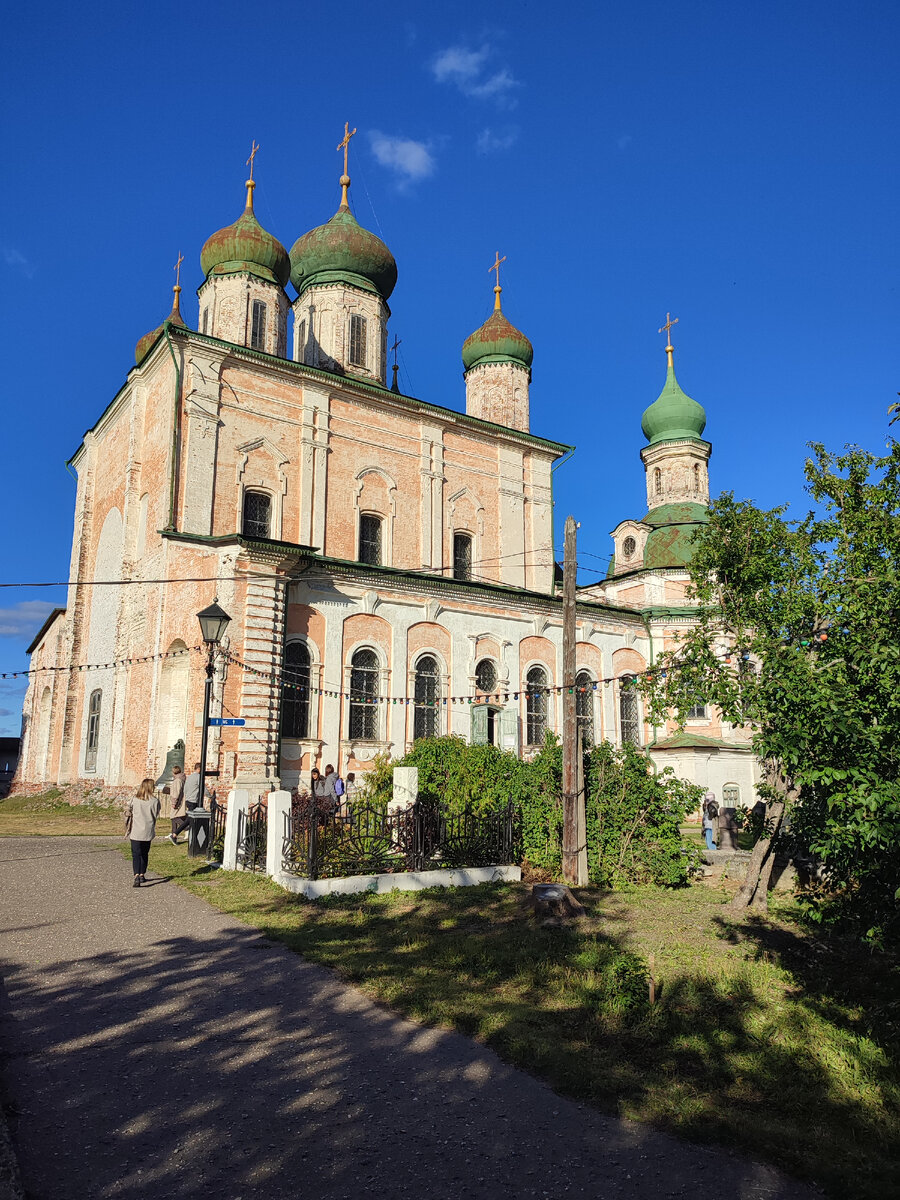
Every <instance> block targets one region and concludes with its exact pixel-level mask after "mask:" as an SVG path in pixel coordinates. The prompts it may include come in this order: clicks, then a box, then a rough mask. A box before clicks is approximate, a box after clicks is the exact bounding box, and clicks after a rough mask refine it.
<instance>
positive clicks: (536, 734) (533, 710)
mask: <svg viewBox="0 0 900 1200" xmlns="http://www.w3.org/2000/svg"><path fill="white" fill-rule="evenodd" d="M525 682H526V684H527V685H528V691H527V693H526V697H525V725H526V736H527V742H528V745H529V746H542V745H543V744H544V735H545V734H546V732H547V693H546V687H547V672H546V671H545V670H544V668H543V667H531V668H530V669H529V671H528V674H527V675H526V676H525Z"/></svg>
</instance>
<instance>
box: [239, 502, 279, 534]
mask: <svg viewBox="0 0 900 1200" xmlns="http://www.w3.org/2000/svg"><path fill="white" fill-rule="evenodd" d="M271 515H272V498H271V496H269V495H268V494H267V493H266V492H244V518H243V521H242V523H241V533H243V535H244V537H248V538H268V537H269V522H270V520H271Z"/></svg>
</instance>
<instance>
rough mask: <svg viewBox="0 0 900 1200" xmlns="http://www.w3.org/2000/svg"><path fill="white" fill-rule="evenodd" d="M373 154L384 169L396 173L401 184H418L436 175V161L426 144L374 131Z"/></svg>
mask: <svg viewBox="0 0 900 1200" xmlns="http://www.w3.org/2000/svg"><path fill="white" fill-rule="evenodd" d="M369 140H370V142H371V146H372V153H373V154H374V155H375V158H376V160H377V161H378V162H379V163H381V165H382V166H383V167H388V168H389V169H390V170H392V171H395V172H396V174H397V176H398V179H399V182H400V183H401V184H407V183H417V182H418V181H419V180H420V179H427V178H428V176H429V175H433V174H434V170H435V166H436V163H435V160H434V155H433V154H432V153H431V150H430V149H429V147H428V146H427V145H426V143H425V142H417V141H414V140H413V139H412V138H405V137H391V136H390V135H389V134H386V133H380V132H379V131H378V130H377V129H373V130H372V132H371V134H370V135H369Z"/></svg>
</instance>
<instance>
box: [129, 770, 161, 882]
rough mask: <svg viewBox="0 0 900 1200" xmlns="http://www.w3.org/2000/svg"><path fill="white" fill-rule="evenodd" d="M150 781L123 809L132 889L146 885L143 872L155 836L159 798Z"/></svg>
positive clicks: (154, 786) (150, 780) (142, 786)
mask: <svg viewBox="0 0 900 1200" xmlns="http://www.w3.org/2000/svg"><path fill="white" fill-rule="evenodd" d="M155 788H156V785H155V784H154V782H153V780H152V779H145V780H143V781H142V783H141V786H140V787H139V788H138V790H137V795H136V796H135V797H134V799H133V800H131V801H129V804H128V807H127V808H126V809H125V830H126V832H127V834H128V836H129V837H130V838H131V866H132V869H133V870H134V883H133V884H132V886H133V887H140V886H141V884H142V883H146V882H147V880H146V877H145V875H144V872H145V871H146V870H147V859H148V858H149V857H150V843H151V842H152V841H153V839H154V837H155V836H156V818H157V817H158V816H159V797H158V796H157V795H156V790H155Z"/></svg>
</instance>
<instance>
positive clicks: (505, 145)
mask: <svg viewBox="0 0 900 1200" xmlns="http://www.w3.org/2000/svg"><path fill="white" fill-rule="evenodd" d="M518 140H519V130H518V129H516V128H515V127H514V126H511V127H510V128H509V129H505V130H502V131H498V130H496V129H491V128H487V129H482V131H481V133H479V135H478V137H477V138H476V140H475V149H476V150H477V151H478V153H479V154H496V153H498V152H499V151H502V150H509V149H510V147H511V146H514V145H515V144H516V142H517V141H518Z"/></svg>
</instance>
